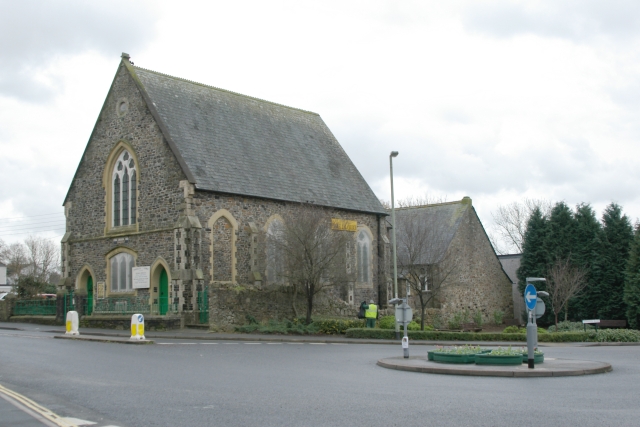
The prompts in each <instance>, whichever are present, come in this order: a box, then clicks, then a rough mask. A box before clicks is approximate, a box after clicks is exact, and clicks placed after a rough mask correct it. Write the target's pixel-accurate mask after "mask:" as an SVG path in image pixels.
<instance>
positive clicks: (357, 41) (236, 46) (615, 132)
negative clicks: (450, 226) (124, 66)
mask: <svg viewBox="0 0 640 427" xmlns="http://www.w3.org/2000/svg"><path fill="white" fill-rule="evenodd" d="M122 52H128V53H129V54H130V55H131V58H132V60H133V61H134V62H135V64H136V65H137V66H140V67H143V68H148V69H151V70H155V71H160V72H163V73H165V74H170V75H174V76H178V77H183V78H187V79H190V80H195V81H198V82H202V83H206V84H209V85H213V86H217V87H220V88H224V89H229V90H232V91H236V92H240V93H243V94H247V95H251V96H255V97H259V98H263V99H266V100H269V101H274V102H277V103H281V104H285V105H290V106H293V107H298V108H302V109H305V110H310V111H314V112H317V113H319V114H320V115H321V116H322V118H323V119H324V121H325V122H326V123H327V125H328V126H329V128H330V129H331V130H332V131H333V133H334V134H335V136H336V137H337V139H338V140H339V141H340V143H341V144H342V146H343V147H344V149H345V150H346V151H347V153H348V154H349V156H350V157H351V160H352V161H353V162H354V163H355V164H356V166H357V167H358V168H359V170H360V171H361V173H362V174H363V176H364V177H365V179H366V180H367V181H368V182H369V184H370V186H371V187H372V189H373V190H374V192H375V193H376V194H377V195H378V196H379V197H380V198H381V199H386V200H389V199H390V189H389V187H390V186H389V152H390V151H392V150H397V151H399V152H400V155H399V156H398V157H397V158H396V159H395V160H394V184H395V192H396V199H401V198H406V197H409V196H424V195H425V194H429V195H431V196H432V197H437V196H440V197H441V196H446V197H447V199H448V200H456V199H460V198H462V197H463V196H469V197H471V198H472V199H473V204H474V206H475V207H476V210H477V211H478V213H479V215H480V217H481V219H482V221H483V223H484V224H485V226H486V227H487V228H491V224H492V220H491V212H492V211H493V210H495V209H496V207H497V206H498V205H500V204H506V203H510V202H513V201H518V200H522V199H523V198H525V197H533V198H547V199H550V200H552V201H558V200H564V201H565V202H567V203H568V204H569V205H575V204H577V203H579V202H587V203H591V204H592V205H593V206H594V208H595V209H596V211H597V213H598V215H600V214H601V212H602V209H603V207H604V206H606V205H607V204H608V203H610V202H611V201H615V202H617V203H619V204H621V205H622V206H623V208H624V211H625V212H626V213H627V215H629V217H630V218H631V219H632V220H634V221H635V220H636V219H637V218H638V217H640V196H639V192H638V191H637V189H638V188H640V175H639V173H638V171H639V170H640V146H639V144H638V141H639V138H640V121H639V120H638V113H639V109H640V3H639V2H637V1H612V0H608V1H606V2H605V1H591V0H576V1H548V2H535V1H527V2H515V1H514V2H497V1H496V2H494V1H487V2H483V1H469V2H465V1H447V2H435V1H432V2H426V1H416V2H410V1H397V0H396V1H371V0H367V1H362V2H356V1H344V0H342V1H327V0H322V1H317V2H316V1H299V0H297V1H264V0H263V1H256V2H244V1H234V2H230V1H220V2H216V1H206V2H205V1H202V2H191V1H184V0H182V1H179V2H178V1H153V2H151V1H149V2H145V1H133V0H119V1H106V0H105V1H100V2H97V1H96V2H87V1H80V0H67V1H47V2H45V1H33V0H21V1H11V0H0V146H1V151H0V152H1V153H2V154H1V155H0V171H1V172H0V174H1V176H2V185H1V186H0V218H2V220H1V221H0V238H2V239H3V240H4V241H6V242H11V241H15V240H16V239H23V238H24V237H26V235H24V234H19V233H23V232H28V231H32V232H33V231H40V232H45V231H48V233H45V234H42V235H44V236H46V237H51V238H52V239H58V240H59V236H61V235H62V234H63V232H64V227H63V226H61V224H62V221H61V219H62V218H63V215H62V206H61V205H62V202H63V199H64V196H65V194H66V191H67V189H68V187H69V184H70V182H71V179H72V177H73V174H74V172H75V169H76V167H77V165H78V162H79V160H80V157H81V155H82V152H83V150H84V147H85V145H86V144H87V140H88V138H89V135H90V133H91V130H92V128H93V126H94V124H95V121H96V119H97V117H98V114H99V111H100V108H101V106H102V103H103V102H104V99H105V97H106V95H107V91H108V89H109V86H110V84H111V81H112V79H113V76H114V74H115V72H116V69H117V66H118V64H119V61H120V54H121V53H122ZM51 214H53V215H51ZM25 217H28V218H27V219H26V220H25ZM7 218H11V220H7ZM47 221H50V222H47ZM56 221H58V222H56Z"/></svg>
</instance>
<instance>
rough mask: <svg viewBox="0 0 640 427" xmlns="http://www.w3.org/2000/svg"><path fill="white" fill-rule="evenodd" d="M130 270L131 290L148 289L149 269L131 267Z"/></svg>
mask: <svg viewBox="0 0 640 427" xmlns="http://www.w3.org/2000/svg"><path fill="white" fill-rule="evenodd" d="M131 270H132V271H131V276H132V277H131V278H132V282H133V283H132V285H133V289H147V288H149V282H150V276H151V267H133V268H132V269H131Z"/></svg>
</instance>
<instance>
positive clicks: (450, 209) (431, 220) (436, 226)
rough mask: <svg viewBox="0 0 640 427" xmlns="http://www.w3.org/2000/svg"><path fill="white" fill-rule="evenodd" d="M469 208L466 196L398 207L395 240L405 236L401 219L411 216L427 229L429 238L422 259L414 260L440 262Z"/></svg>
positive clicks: (469, 202) (423, 262) (431, 262)
mask: <svg viewBox="0 0 640 427" xmlns="http://www.w3.org/2000/svg"><path fill="white" fill-rule="evenodd" d="M469 209H473V207H472V205H471V199H470V198H468V197H465V198H463V199H462V200H458V201H456V202H447V203H437V204H432V205H423V206H413V207H407V208H398V209H396V225H397V231H396V232H397V241H399V242H401V241H403V239H404V238H405V236H403V233H406V230H405V229H404V227H403V226H402V224H403V219H408V218H409V217H410V216H413V217H414V218H416V219H417V220H419V221H420V223H422V224H423V226H424V227H426V229H428V230H429V231H428V233H427V236H428V238H429V239H430V241H429V243H428V244H426V247H425V252H424V253H422V254H421V258H422V259H421V260H416V261H417V263H418V264H425V265H426V264H434V263H437V262H440V261H441V260H442V258H443V257H444V255H445V254H446V252H447V250H448V249H449V245H451V241H452V240H453V237H454V236H455V235H456V232H457V231H458V228H460V224H461V222H462V218H463V217H464V214H465V213H466V212H467V211H468V210H469ZM405 223H406V222H405ZM418 232H419V231H418ZM397 250H398V251H399V252H400V251H402V250H403V248H402V247H398V249H397Z"/></svg>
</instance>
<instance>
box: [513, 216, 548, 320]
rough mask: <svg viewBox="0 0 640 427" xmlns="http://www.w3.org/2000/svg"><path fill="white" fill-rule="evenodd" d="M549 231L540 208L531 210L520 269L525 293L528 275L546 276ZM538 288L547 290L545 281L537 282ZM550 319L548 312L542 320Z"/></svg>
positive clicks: (521, 289) (520, 283) (521, 283)
mask: <svg viewBox="0 0 640 427" xmlns="http://www.w3.org/2000/svg"><path fill="white" fill-rule="evenodd" d="M547 232H548V220H547V219H546V218H545V217H544V215H543V214H542V211H541V210H540V208H535V209H534V210H533V212H531V216H530V217H529V221H527V230H526V232H525V234H524V241H523V243H522V259H521V260H520V268H519V269H518V289H519V290H520V295H523V293H524V288H525V286H526V278H527V277H544V276H545V274H546V272H547V266H548V264H549V254H548V252H547V246H546V244H545V241H546V238H547ZM536 288H537V289H539V290H545V284H544V282H538V283H536ZM545 319H546V320H549V319H550V317H549V314H548V313H547V314H546V315H545V317H544V318H543V319H541V320H542V321H545Z"/></svg>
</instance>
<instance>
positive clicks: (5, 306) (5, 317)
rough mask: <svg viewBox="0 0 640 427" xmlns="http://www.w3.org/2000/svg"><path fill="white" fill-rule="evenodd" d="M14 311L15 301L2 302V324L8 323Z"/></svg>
mask: <svg viewBox="0 0 640 427" xmlns="http://www.w3.org/2000/svg"><path fill="white" fill-rule="evenodd" d="M11 310H13V299H3V300H2V301H0V322H7V321H9V318H10V317H11Z"/></svg>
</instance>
